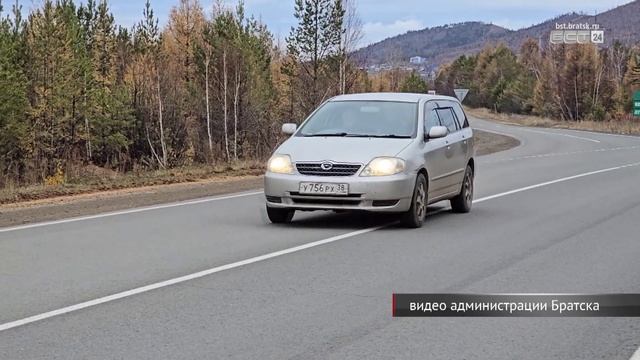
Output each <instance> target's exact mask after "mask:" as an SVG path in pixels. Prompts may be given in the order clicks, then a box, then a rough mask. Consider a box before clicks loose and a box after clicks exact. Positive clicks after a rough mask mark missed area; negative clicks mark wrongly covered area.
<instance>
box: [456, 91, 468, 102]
mask: <svg viewBox="0 0 640 360" xmlns="http://www.w3.org/2000/svg"><path fill="white" fill-rule="evenodd" d="M453 92H454V93H455V94H456V97H457V98H458V100H460V102H462V101H464V98H466V97H467V94H468V93H469V89H453Z"/></svg>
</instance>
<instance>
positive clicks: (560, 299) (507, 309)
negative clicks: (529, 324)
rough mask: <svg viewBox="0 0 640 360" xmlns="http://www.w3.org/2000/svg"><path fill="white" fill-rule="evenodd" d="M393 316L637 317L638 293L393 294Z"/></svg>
mask: <svg viewBox="0 0 640 360" xmlns="http://www.w3.org/2000/svg"><path fill="white" fill-rule="evenodd" d="M392 304H393V316H394V317H434V316H435V317H452V316H458V317H599V316H605V317H606V316H611V317H613V316H615V317H636V316H637V317H640V294H592V295H588V294H575V295H571V294H494V295H489V294H393V300H392Z"/></svg>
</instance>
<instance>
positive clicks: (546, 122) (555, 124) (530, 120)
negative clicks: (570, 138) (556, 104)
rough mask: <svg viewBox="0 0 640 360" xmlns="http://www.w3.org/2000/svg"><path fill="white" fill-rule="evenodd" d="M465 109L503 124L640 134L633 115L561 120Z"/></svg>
mask: <svg viewBox="0 0 640 360" xmlns="http://www.w3.org/2000/svg"><path fill="white" fill-rule="evenodd" d="M465 111H466V112H467V113H468V114H470V115H471V116H474V117H477V118H481V119H488V120H493V121H498V122H501V123H505V124H515V125H522V126H532V127H546V128H558V129H573V130H588V131H597V132H604V133H611V134H623V135H640V118H633V117H629V118H625V119H621V120H611V121H561V120H554V119H549V118H543V117H539V116H532V115H517V114H502V113H495V112H493V111H491V110H489V109H485V108H477V109H472V108H465Z"/></svg>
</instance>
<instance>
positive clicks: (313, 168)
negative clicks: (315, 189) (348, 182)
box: [296, 163, 362, 176]
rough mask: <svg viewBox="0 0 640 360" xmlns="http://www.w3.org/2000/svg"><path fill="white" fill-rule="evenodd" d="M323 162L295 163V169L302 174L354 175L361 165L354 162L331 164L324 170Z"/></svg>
mask: <svg viewBox="0 0 640 360" xmlns="http://www.w3.org/2000/svg"><path fill="white" fill-rule="evenodd" d="M322 164H323V163H296V169H298V172H299V173H300V174H302V175H314V176H352V175H355V174H356V173H357V172H358V170H360V168H361V167H362V165H357V164H356V165H354V164H333V163H332V164H331V165H332V166H331V169H328V170H324V169H323V168H322Z"/></svg>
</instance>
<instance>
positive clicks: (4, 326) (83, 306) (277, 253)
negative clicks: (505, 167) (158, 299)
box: [0, 162, 640, 360]
mask: <svg viewBox="0 0 640 360" xmlns="http://www.w3.org/2000/svg"><path fill="white" fill-rule="evenodd" d="M638 165H640V162H639V163H634V164H627V165H622V166H616V167H612V168H608V169H603V170H598V171H591V172H588V173H584V174H579V175H575V176H569V177H565V178H562V179H558V180H553V181H547V182H544V183H540V184H537V185H532V186H527V187H523V188H520V189H515V190H511V191H507V192H503V193H500V194H496V195H491V196H487V197H484V198H480V199H477V200H474V204H475V203H481V202H484V201H488V200H492V199H496V198H500V197H504V196H508V195H512V194H516V193H519V192H523V191H527V190H531V189H536V188H539V187H543V186H547V185H551V184H556V183H559V182H563V181H569V180H572V179H577V178H581V177H585V176H590V175H595V174H601V173H605V172H610V171H614V170H619V169H624V168H628V167H632V166H638ZM441 211H442V210H439V211H436V212H434V213H438V212H441ZM434 213H431V214H434ZM392 224H395V223H390V224H385V225H380V226H374V227H370V228H366V229H362V230H357V231H352V232H349V233H346V234H342V235H337V236H333V237H330V238H327V239H324V240H318V241H314V242H310V243H307V244H303V245H299V246H295V247H292V248H288V249H284V250H280V251H275V252H272V253H269V254H265V255H260V256H256V257H253V258H250V259H246V260H241V261H237V262H234V263H231V264H227V265H222V266H218V267H214V268H211V269H208V270H203V271H200V272H196V273H193V274H189V275H184V276H181V277H177V278H174V279H170V280H166V281H161V282H157V283H154V284H150V285H146V286H142V287H138V288H135V289H132V290H127V291H123V292H120V293H117V294H113V295H108V296H105V297H101V298H98V299H95V300H90V301H85V302H82V303H79V304H76V305H71V306H67V307H64V308H61V309H57V310H52V311H49V312H45V313H42V314H38V315H34V316H30V317H27V318H24V319H20V320H16V321H12V322H8V323H5V324H0V332H2V331H5V330H9V329H13V328H16V327H19V326H23V325H27V324H31V323H34V322H36V321H40V320H45V319H49V318H52V317H54V316H58V315H63V314H68V313H70V312H74V311H78V310H82V309H86V308H89V307H92V306H96V305H100V304H104V303H107V302H111V301H115V300H119V299H122V298H126V297H129V296H133V295H137V294H141V293H145V292H148V291H151V290H156V289H159V288H163V287H166V286H171V285H175V284H179V283H183V282H185V281H190V280H194V279H198V278H201V277H203V276H207V275H211V274H215V273H218V272H221V271H225V270H231V269H234V268H238V267H241V266H245V265H249V264H254V263H257V262H260V261H265V260H268V259H273V258H275V257H279V256H283V255H287V254H291V253H295V252H298V251H302V250H306V249H310V248H313V247H316V246H320V245H325V244H329V243H332V242H336V241H339V240H344V239H347V238H351V237H354V236H358V235H362V234H366V233H370V232H373V231H376V230H379V229H382V228H385V227H387V226H390V225H392ZM633 360H636V359H633Z"/></svg>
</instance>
